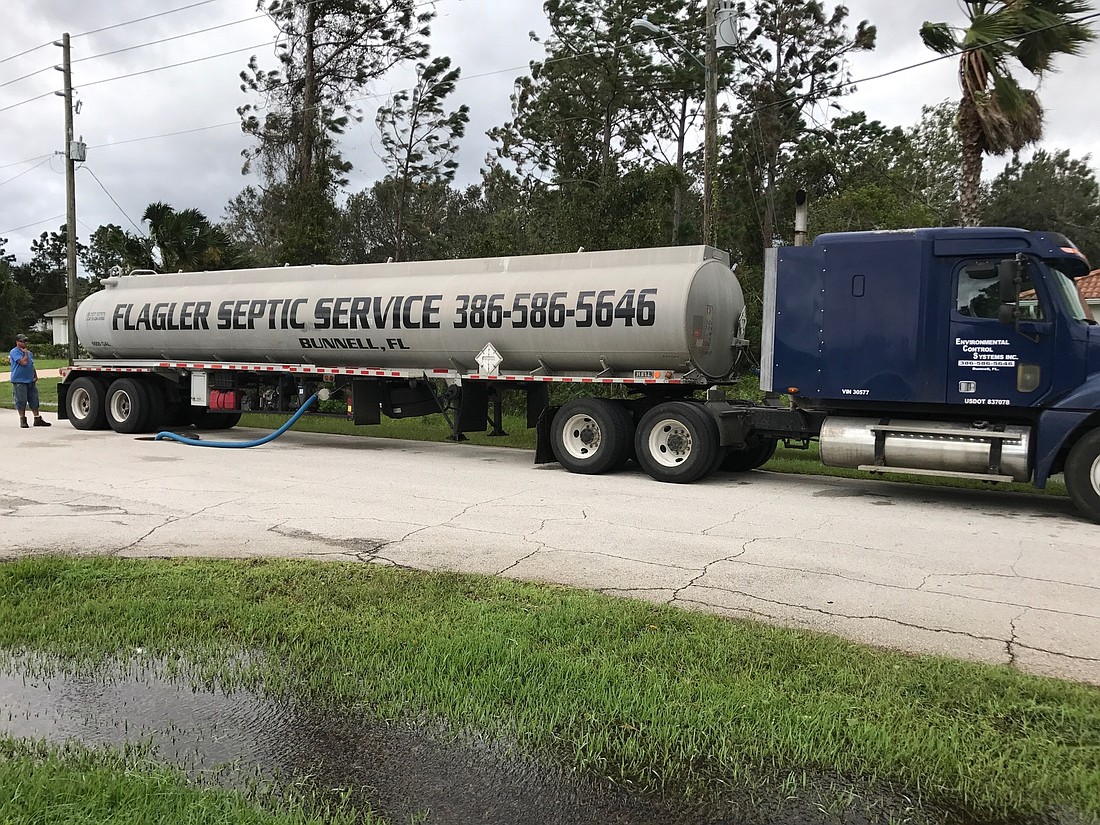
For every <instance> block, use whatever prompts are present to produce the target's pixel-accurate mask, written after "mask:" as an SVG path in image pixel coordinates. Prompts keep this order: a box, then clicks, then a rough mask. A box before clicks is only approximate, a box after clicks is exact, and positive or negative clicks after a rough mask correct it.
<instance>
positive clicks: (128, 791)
mask: <svg viewBox="0 0 1100 825" xmlns="http://www.w3.org/2000/svg"><path fill="white" fill-rule="evenodd" d="M0 788H4V789H5V792H4V793H0V822H3V823H5V825H40V823H46V822H64V823H68V825H85V824H86V825H103V823H110V825H148V823H155V822H164V823H181V822H186V823H190V825H226V824H227V823H233V825H314V823H316V824H317V825H320V823H332V825H343V823H347V825H352V823H355V822H360V823H362V825H370V823H373V822H377V821H378V820H377V819H375V818H374V817H372V816H370V815H369V814H368V815H367V816H366V817H365V818H363V819H359V820H357V819H356V818H355V817H354V816H352V815H351V814H350V813H346V812H344V811H341V810H339V809H336V810H333V809H326V808H325V807H324V806H323V805H320V804H319V803H318V802H317V801H316V800H312V799H298V798H296V797H294V796H293V795H290V796H289V798H287V797H284V798H282V799H274V798H262V797H260V796H259V795H258V794H252V795H251V797H252V798H250V797H249V795H246V794H241V793H236V792H232V791H228V790H223V789H217V788H209V787H202V786H196V785H194V784H192V783H191V782H189V781H188V779H187V777H186V776H185V775H184V774H183V773H182V772H181V771H179V770H176V769H174V768H169V767H165V766H163V765H157V764H156V763H154V762H151V761H149V760H148V759H146V758H145V757H144V756H143V755H142V753H141V750H140V749H127V750H126V751H124V752H123V751H118V750H115V749H95V750H92V749H88V748H84V747H81V746H79V745H76V744H69V745H65V746H61V747H48V746H46V745H44V744H42V743H36V742H25V741H20V740H15V739H11V738H7V737H0Z"/></svg>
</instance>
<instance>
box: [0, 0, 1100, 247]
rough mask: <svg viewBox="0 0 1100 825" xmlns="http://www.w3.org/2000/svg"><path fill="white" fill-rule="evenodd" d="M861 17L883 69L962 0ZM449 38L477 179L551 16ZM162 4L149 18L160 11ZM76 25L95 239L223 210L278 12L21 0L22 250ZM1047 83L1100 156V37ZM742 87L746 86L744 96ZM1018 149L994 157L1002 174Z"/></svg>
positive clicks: (881, 98) (472, 2) (53, 179)
mask: <svg viewBox="0 0 1100 825" xmlns="http://www.w3.org/2000/svg"><path fill="white" fill-rule="evenodd" d="M848 7H849V9H850V11H851V16H850V19H851V20H852V21H853V22H854V21H858V20H860V19H867V20H870V21H871V22H872V23H874V24H875V25H876V26H877V27H878V48H877V49H876V50H875V51H874V52H873V53H871V54H867V55H857V56H856V57H854V58H853V60H852V63H851V71H852V76H853V78H856V79H862V78H871V77H873V76H875V75H879V74H882V73H885V72H890V71H893V70H897V69H905V68H906V67H911V66H915V64H919V63H922V62H924V61H928V60H929V59H930V58H932V57H934V55H933V54H932V52H930V51H928V50H927V49H926V48H925V47H924V46H923V45H922V44H921V42H920V39H919V37H918V34H917V31H918V29H919V27H920V24H921V22H922V21H923V20H926V19H929V20H936V21H939V20H947V21H949V22H959V23H961V22H962V19H963V18H962V14H961V12H960V11H959V7H958V4H957V2H956V0H922V1H921V2H898V1H897V0H850V1H849V3H848ZM435 8H436V10H437V12H438V17H437V18H436V20H435V22H434V24H433V27H432V28H433V34H432V52H433V54H435V55H449V56H450V57H451V58H452V60H453V61H454V63H455V64H456V65H458V66H459V67H460V68H461V69H462V75H463V79H462V81H461V82H460V83H459V86H458V89H457V91H456V93H455V95H454V96H453V97H452V98H451V102H452V103H453V105H457V104H458V103H466V104H468V105H469V106H470V109H471V122H470V125H469V128H468V130H467V137H466V139H465V141H464V143H463V149H462V153H461V154H460V156H459V161H460V163H461V167H460V171H459V178H460V180H461V181H463V182H472V181H474V180H476V179H477V174H478V169H479V168H480V166H481V165H482V163H483V160H484V158H485V155H486V153H487V152H488V151H489V149H490V142H489V140H488V138H486V137H485V131H486V130H487V129H489V128H492V127H493V126H496V125H499V124H500V123H502V122H503V121H504V120H506V119H507V117H508V114H509V105H510V104H509V99H508V98H509V94H510V93H511V90H512V84H513V81H514V79H515V78H516V77H517V76H518V75H520V74H523V73H524V72H525V69H526V66H527V64H528V62H529V61H530V60H532V59H535V58H538V57H540V56H541V54H542V52H541V49H540V47H539V46H538V45H537V44H535V43H532V42H531V41H530V39H529V38H528V36H527V33H528V32H529V31H532V30H534V31H536V32H539V33H544V32H545V31H546V28H547V27H546V22H545V17H544V14H543V11H542V2H541V0H437V2H436V3H435ZM143 18H144V19H143ZM63 32H68V33H69V34H70V36H71V42H72V60H73V84H74V87H75V88H76V90H77V94H76V100H78V101H80V112H79V114H78V115H77V116H76V120H75V124H76V125H75V131H76V134H77V135H78V136H83V140H84V142H85V143H86V144H87V146H88V157H87V162H86V163H85V164H83V168H81V169H79V170H78V172H77V176H76V188H77V222H78V227H79V235H80V238H81V240H85V241H86V240H87V238H88V236H89V235H90V234H91V233H92V231H94V229H95V228H96V227H98V226H100V225H102V224H106V223H115V224H119V225H121V226H122V227H124V228H126V229H128V230H130V231H134V230H135V226H134V223H133V222H137V223H140V219H141V214H142V212H143V211H144V209H145V207H146V206H147V205H148V204H149V203H151V202H153V201H158V200H159V201H165V202H167V203H170V204H171V205H173V206H174V207H176V208H177V209H183V208H187V207H197V208H198V209H200V210H202V211H203V212H204V213H205V214H206V215H207V216H208V217H210V218H211V219H215V220H217V219H220V218H221V217H222V215H223V212H224V208H225V204H226V203H227V202H228V201H229V199H230V198H232V197H233V196H234V195H235V194H236V193H237V192H239V191H240V190H241V188H242V187H243V186H244V185H246V183H248V179H247V178H245V177H243V176H242V175H241V171H240V170H241V156H240V152H241V150H242V149H244V148H245V147H246V146H247V145H248V141H247V140H246V139H245V137H244V136H243V135H242V134H241V132H240V126H239V120H238V117H237V114H236V107H237V106H239V105H241V104H243V103H246V102H250V100H251V99H250V98H249V97H248V96H247V95H245V94H244V93H242V92H241V91H240V88H239V79H238V74H239V72H240V71H241V70H242V69H243V68H244V67H245V65H246V64H247V61H248V58H249V56H250V55H252V54H256V55H258V56H259V58H260V62H261V65H263V66H265V67H269V68H273V67H274V66H275V65H276V62H275V59H274V50H273V46H274V42H275V28H274V26H273V24H272V23H271V21H270V20H268V19H267V18H266V17H265V16H263V15H262V14H259V13H257V11H256V4H255V0H205V2H202V1H201V0H153V2H149V1H148V0H113V2H110V3H107V2H104V1H103V0H7V2H6V3H5V4H4V17H3V21H2V25H0V238H7V239H8V242H7V251H8V252H9V253H12V254H15V255H16V257H17V259H18V260H20V261H26V260H28V259H29V257H30V243H31V241H32V240H33V239H34V238H36V237H38V235H39V234H41V233H42V232H43V231H46V230H56V229H57V228H58V227H59V226H60V225H61V224H62V223H63V222H64V220H65V175H64V166H65V164H64V157H63V154H58V152H61V151H63V148H64V103H63V98H61V97H58V96H56V95H55V94H54V92H55V91H58V90H60V89H61V88H62V75H61V72H59V71H56V70H55V69H54V68H53V67H54V66H55V65H59V64H60V63H61V49H60V48H59V47H57V46H55V45H53V41H55V40H58V41H59V40H60V39H61V35H62V33H63ZM1059 66H1060V67H1061V71H1060V72H1059V73H1056V74H1052V75H1050V76H1048V77H1047V79H1046V80H1045V81H1044V83H1043V86H1042V88H1041V89H1040V98H1041V100H1042V101H1043V103H1044V106H1045V107H1046V110H1047V130H1046V139H1045V142H1044V144H1043V145H1044V146H1046V147H1047V148H1057V149H1069V150H1070V151H1071V153H1072V154H1073V155H1074V156H1076V157H1081V156H1084V155H1085V154H1091V155H1092V157H1093V166H1094V168H1097V167H1098V166H1100V162H1098V159H1100V128H1098V127H1097V124H1098V123H1100V95H1097V94H1096V92H1095V89H1096V84H1097V82H1098V81H1100V46H1095V45H1094V46H1093V48H1091V49H1090V50H1089V52H1088V54H1087V55H1086V56H1084V57H1082V58H1076V59H1063V60H1062V61H1061V62H1060V64H1059ZM407 82H408V73H407V72H405V73H398V74H395V75H394V76H393V77H388V78H386V79H385V80H384V81H382V82H381V83H378V84H376V86H375V87H374V88H372V89H370V90H368V92H366V93H365V94H367V95H370V96H369V97H367V98H366V99H364V100H363V102H362V104H361V105H362V106H363V109H364V113H365V117H364V120H363V122H362V123H361V124H358V125H356V126H353V127H352V128H351V129H350V130H349V131H348V134H347V135H346V137H345V139H344V141H343V143H342V145H341V149H342V151H343V153H344V155H345V156H346V157H347V158H348V159H349V160H351V161H352V162H353V164H354V165H355V167H356V174H355V176H354V178H353V181H352V191H357V190H358V189H361V188H363V187H365V186H368V185H369V184H370V183H371V182H372V181H373V180H376V179H377V178H379V177H381V174H382V172H381V169H382V167H381V163H380V161H379V159H378V133H377V129H376V127H375V125H374V112H375V110H376V109H377V107H378V105H380V104H381V103H382V102H383V101H384V100H385V99H386V97H387V94H388V93H392V92H393V91H394V90H396V89H399V88H401V87H402V86H404V85H406V84H407ZM957 94H958V86H957V82H956V76H955V63H954V61H952V60H943V61H939V62H936V63H932V64H930V65H926V66H922V67H916V68H909V69H907V70H905V71H901V72H899V73H897V74H893V75H891V76H889V77H885V78H881V79H875V80H871V79H868V80H865V81H864V82H862V83H860V84H859V86H858V90H857V91H856V92H855V93H854V94H852V95H850V96H848V97H846V98H844V99H843V100H842V101H841V103H842V105H843V106H844V108H845V109H848V110H863V111H865V112H867V114H868V115H869V116H870V117H871V118H874V119H878V120H881V121H883V122H884V123H886V124H887V125H890V126H894V125H899V126H911V125H913V124H915V123H916V122H917V120H918V119H919V117H920V110H921V106H922V105H924V104H935V103H938V102H940V101H941V100H944V99H946V98H955V97H957ZM728 102H732V101H728ZM998 168H1000V164H997V163H987V174H988V173H992V172H995V171H996V170H997V169H998Z"/></svg>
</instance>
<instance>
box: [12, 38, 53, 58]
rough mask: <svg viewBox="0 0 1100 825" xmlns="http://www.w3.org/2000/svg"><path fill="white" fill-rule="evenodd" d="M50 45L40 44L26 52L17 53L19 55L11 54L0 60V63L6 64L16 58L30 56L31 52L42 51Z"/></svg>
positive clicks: (51, 43)
mask: <svg viewBox="0 0 1100 825" xmlns="http://www.w3.org/2000/svg"><path fill="white" fill-rule="evenodd" d="M51 45H53V42H52V41H51V42H50V43H42V44H39V45H38V46H33V47H32V48H29V49H27V50H26V51H22V52H19V54H13V55H9V56H8V57H5V58H4V59H3V60H0V63H7V62H8V61H9V60H15V58H17V57H22V56H23V55H25V54H30V53H31V52H36V51H38V50H39V49H44V48H46V47H47V46H51Z"/></svg>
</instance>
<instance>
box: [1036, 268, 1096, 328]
mask: <svg viewBox="0 0 1100 825" xmlns="http://www.w3.org/2000/svg"><path fill="white" fill-rule="evenodd" d="M1047 266H1049V267H1050V274H1051V278H1050V282H1051V286H1052V287H1053V289H1052V290H1051V291H1052V292H1053V293H1054V295H1055V300H1057V301H1058V302H1059V303H1061V305H1062V308H1063V309H1065V311H1066V313H1067V314H1068V315H1069V317H1071V318H1073V319H1074V320H1075V321H1083V322H1084V323H1094V322H1093V320H1092V313H1091V312H1090V311H1089V310H1088V308H1087V307H1086V306H1085V302H1084V301H1083V300H1081V293H1080V291H1079V290H1078V289H1077V282H1076V281H1075V280H1073V276H1072V275H1070V274H1068V273H1066V272H1063V271H1062V269H1061V268H1060V267H1059V266H1058V264H1057V263H1055V262H1053V261H1047Z"/></svg>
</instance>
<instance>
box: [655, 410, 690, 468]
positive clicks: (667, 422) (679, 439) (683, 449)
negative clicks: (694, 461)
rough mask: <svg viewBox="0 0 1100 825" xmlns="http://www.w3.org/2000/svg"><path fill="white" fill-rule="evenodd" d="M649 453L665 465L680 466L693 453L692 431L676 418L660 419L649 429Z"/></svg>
mask: <svg viewBox="0 0 1100 825" xmlns="http://www.w3.org/2000/svg"><path fill="white" fill-rule="evenodd" d="M649 455H650V457H651V458H652V459H653V460H654V461H656V462H657V463H658V464H660V465H661V466H663V467H678V466H679V465H681V464H683V463H684V462H685V461H686V460H687V459H688V457H689V456H690V455H691V431H690V430H688V428H687V426H686V425H685V424H684V422H683V421H679V420H677V419H675V418H665V419H663V420H661V421H658V422H657V423H656V424H654V425H653V426H652V427H651V428H650V430H649Z"/></svg>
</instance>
